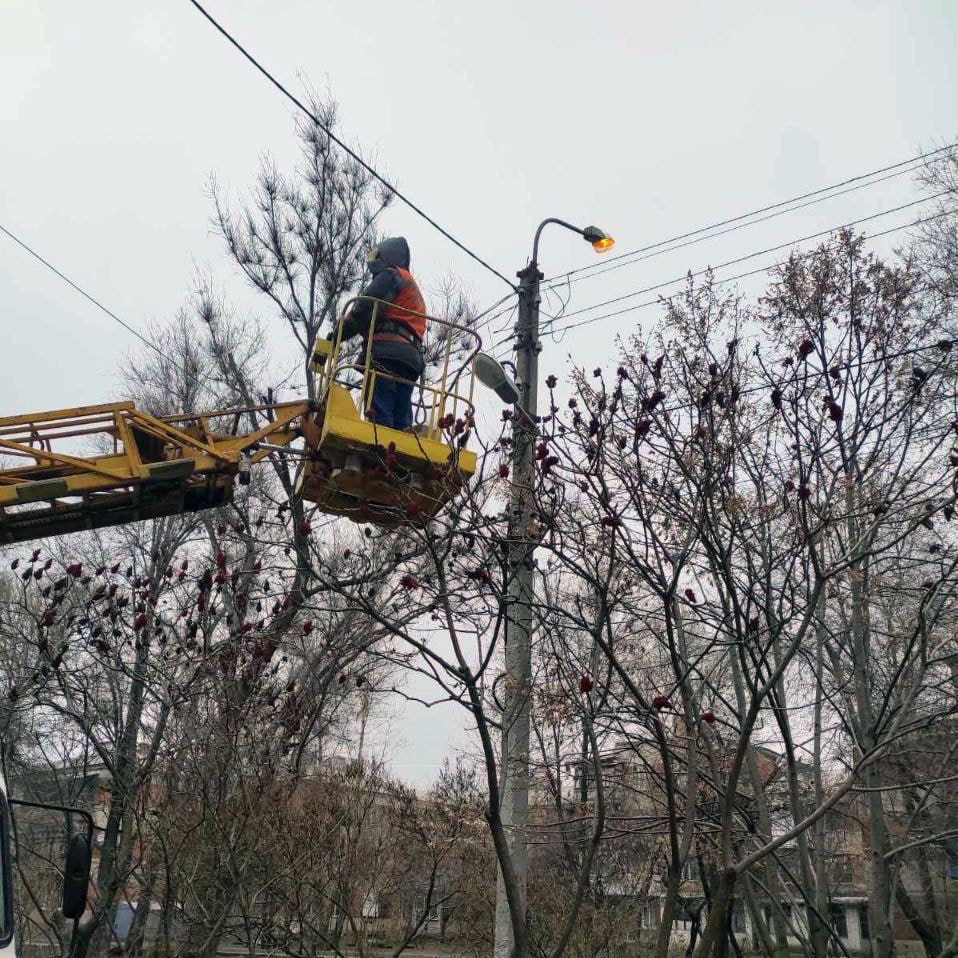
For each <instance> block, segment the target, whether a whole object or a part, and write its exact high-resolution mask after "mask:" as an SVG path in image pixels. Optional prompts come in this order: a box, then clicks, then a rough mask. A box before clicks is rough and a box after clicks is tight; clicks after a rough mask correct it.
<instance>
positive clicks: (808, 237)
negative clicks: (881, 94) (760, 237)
mask: <svg viewBox="0 0 958 958" xmlns="http://www.w3.org/2000/svg"><path fill="white" fill-rule="evenodd" d="M949 192H950V191H949V190H942V191H941V192H939V193H934V194H932V195H931V196H923V197H921V198H920V199H917V200H912V201H911V202H909V203H903V204H902V205H901V206H895V207H892V208H891V209H887V210H880V211H879V212H877V213H872V214H870V215H869V216H862V217H859V218H858V219H855V220H849V221H848V222H846V223H840V224H838V225H837V226H831V227H829V228H828V229H824V230H818V231H817V232H815V233H809V234H807V235H806V236H799V237H797V238H795V239H791V240H788V241H787V242H785V243H779V244H778V245H777V246H769V247H766V248H765V249H762V250H757V251H756V252H754V253H747V254H745V255H744V256H737V257H735V259H730V260H726V261H725V262H724V263H719V264H718V265H716V266H709V267H706V268H705V269H702V270H699V271H698V272H694V273H688V272H686V273H683V274H682V275H681V276H677V277H675V278H674V279H670V280H666V281H665V282H662V283H656V284H654V285H653V286H646V287H643V288H642V289H637V290H633V291H632V292H631V293H624V294H623V295H622V296H614V297H613V298H612V299H607V300H604V301H603V302H601V303H593V304H592V305H591V306H582V307H581V308H579V309H576V310H573V311H572V312H571V313H566V314H565V315H564V316H563V317H562V318H563V319H569V318H571V317H572V316H579V315H580V314H582V313H588V312H591V311H592V310H593V309H602V307H604V306H613V305H614V304H615V303H621V302H624V301H625V300H627V299H634V298H635V297H636V296H641V295H642V294H643V293H650V292H652V291H653V290H656V289H661V288H662V287H663V286H671V285H672V284H674V283H681V282H684V281H685V280H686V279H688V278H689V277H690V276H692V277H695V276H701V275H702V274H703V273H707V272H709V271H711V270H716V269H724V268H726V267H728V266H735V265H736V264H737V263H744V262H745V261H746V260H749V259H754V258H755V257H756V256H764V255H765V254H767V253H776V252H778V251H779V250H782V249H787V248H788V247H789V246H794V245H795V244H796V243H806V242H808V241H809V240H813V239H820V238H821V237H822V236H828V235H829V234H831V233H834V232H835V231H836V230H843V229H850V228H851V227H853V226H858V225H860V224H861V223H868V222H870V221H871V220H875V219H879V218H881V217H883V216H890V215H891V214H892V213H900V212H901V211H902V210H907V209H909V208H910V207H912V206H918V205H919V204H921V203H928V202H930V201H931V200H934V199H938V198H939V197H941V196H944V195H946V194H947V193H949Z"/></svg>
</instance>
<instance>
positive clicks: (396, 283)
mask: <svg viewBox="0 0 958 958" xmlns="http://www.w3.org/2000/svg"><path fill="white" fill-rule="evenodd" d="M391 266H398V267H400V268H401V269H405V270H408V269H409V244H408V243H407V242H406V239H405V237H403V236H391V237H389V238H388V239H384V240H383V241H382V242H381V243H380V244H379V257H378V258H377V259H374V260H373V261H372V262H370V264H369V271H370V272H371V273H372V274H373V278H372V279H371V280H370V281H369V283H368V284H367V285H366V286H365V287H364V289H363V291H362V293H360V296H369V297H371V298H372V299H379V300H382V301H383V302H387V303H391V302H393V301H394V300H395V298H396V296H397V295H398V293H399V291H400V289H401V288H402V280H401V279H400V278H399V274H398V273H397V272H396V271H395V270H394V269H390V268H389V267H391ZM372 314H373V304H372V303H371V302H370V301H369V300H366V299H361V300H359V301H358V302H356V303H353V306H352V309H351V310H350V312H349V315H348V316H347V317H346V319H345V321H344V322H343V341H344V342H345V341H346V340H347V339H352V338H353V336H362V337H363V338H365V337H366V335H367V334H368V332H369V324H370V322H371V320H372ZM377 327H378V321H377ZM372 358H373V361H374V362H375V363H377V364H381V365H384V366H385V367H387V368H390V369H394V370H396V371H397V372H398V373H399V375H403V376H406V377H407V378H409V379H418V378H419V377H420V376H421V375H422V371H423V366H424V363H423V356H422V349H421V348H420V347H418V346H415V345H414V344H413V343H407V342H392V341H381V340H379V339H377V338H375V337H373V348H372Z"/></svg>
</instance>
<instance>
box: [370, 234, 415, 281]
mask: <svg viewBox="0 0 958 958" xmlns="http://www.w3.org/2000/svg"><path fill="white" fill-rule="evenodd" d="M376 252H377V253H378V255H377V257H376V258H375V259H374V260H370V262H369V271H370V272H371V273H372V274H373V275H375V274H376V273H380V272H382V271H383V270H384V269H387V268H388V267H390V266H398V267H399V268H400V269H409V244H408V243H407V242H406V237H405V236H388V237H387V238H386V239H384V240H383V241H382V242H381V243H380V244H379V246H378V247H377V248H376Z"/></svg>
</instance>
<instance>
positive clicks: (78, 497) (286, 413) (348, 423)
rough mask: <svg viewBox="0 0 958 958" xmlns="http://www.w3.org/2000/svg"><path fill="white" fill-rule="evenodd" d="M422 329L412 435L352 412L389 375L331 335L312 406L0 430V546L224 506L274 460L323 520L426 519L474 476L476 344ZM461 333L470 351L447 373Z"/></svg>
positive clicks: (1, 422)
mask: <svg viewBox="0 0 958 958" xmlns="http://www.w3.org/2000/svg"><path fill="white" fill-rule="evenodd" d="M378 306H379V304H378V303H377V304H375V305H374V310H373V328H375V319H376V312H377V309H378ZM430 322H431V323H432V324H433V328H434V329H436V330H438V331H439V332H440V335H444V336H445V345H444V349H443V356H442V374H441V377H440V379H439V381H438V382H435V383H431V384H428V383H421V384H419V390H420V400H419V403H418V412H419V418H420V420H421V422H420V423H419V425H418V426H417V427H416V429H415V431H414V432H400V431H398V430H394V429H386V428H383V427H381V426H377V425H376V424H375V423H374V422H372V421H371V420H370V419H369V417H368V416H367V414H366V410H365V408H363V407H364V404H363V403H362V402H360V403H359V404H357V403H356V402H354V400H353V398H352V394H353V393H355V394H356V395H357V396H369V395H370V394H371V388H372V386H373V385H374V384H375V380H376V377H378V376H381V375H386V374H385V373H380V372H377V371H376V370H375V369H374V368H372V365H371V362H370V352H369V349H368V347H367V349H366V353H365V360H364V361H363V362H356V361H346V360H344V359H343V356H342V351H341V344H340V342H339V337H338V335H337V339H336V340H335V341H334V342H326V341H323V342H322V343H319V344H318V348H317V350H316V354H315V356H314V359H313V366H314V369H315V371H316V373H317V375H318V380H317V390H316V396H317V398H316V399H315V400H312V401H311V400H297V401H295V402H288V403H274V404H269V405H266V406H258V407H250V408H246V409H229V410H215V411H211V412H208V413H203V414H200V415H195V416H173V417H156V416H151V415H150V414H149V413H147V412H145V411H144V410H142V409H137V408H136V406H135V405H134V404H133V403H132V402H120V403H107V404H104V405H99V406H82V407H78V408H75V409H59V410H53V411H50V412H41V413H31V414H27V415H21V416H7V417H3V418H0V467H2V468H0V544H2V543H12V542H22V541H25V540H32V539H41V538H45V537H47V536H54V535H61V534H64V533H68V532H77V531H81V530H84V529H96V528H100V527H103V526H112V525H119V524H122V523H126V522H135V521H137V520H141V519H154V518H158V517H161V516H169V515H179V514H181V513H187V512H195V511H197V510H200V509H208V508H213V507H215V506H220V505H223V504H224V503H227V502H229V501H230V500H231V498H232V495H233V486H234V482H235V481H237V479H238V480H239V481H240V482H241V483H243V482H244V481H248V475H249V468H250V467H251V466H252V465H253V464H254V463H256V462H259V461H260V460H262V459H263V458H264V457H266V456H268V455H270V454H271V453H273V452H275V451H277V450H283V451H287V452H289V453H299V454H301V455H302V456H303V459H304V462H303V468H302V470H301V474H300V480H299V486H298V492H299V494H300V495H302V496H303V498H304V499H307V500H309V501H311V502H315V503H316V504H317V506H318V507H319V508H320V509H321V510H322V511H324V512H328V513H331V514H333V515H341V516H346V517H348V518H350V519H353V520H355V521H357V522H376V523H378V524H380V525H385V526H390V527H394V526H397V525H400V524H402V523H409V522H420V521H424V520H425V519H428V518H429V517H430V516H434V515H435V514H436V513H437V512H438V511H439V510H440V509H442V507H443V506H444V505H446V504H447V503H448V502H449V500H450V499H451V498H452V496H454V495H455V494H456V492H458V490H459V489H460V488H461V487H462V485H463V483H464V482H466V481H467V480H468V478H469V477H470V476H471V475H472V474H473V473H474V472H475V469H476V456H475V453H473V452H470V451H469V450H468V449H466V448H465V441H466V438H467V437H468V434H469V428H470V425H471V423H472V415H473V407H472V365H471V364H472V358H473V357H474V355H475V353H476V351H478V337H475V335H474V334H472V333H471V332H470V331H468V330H465V329H463V328H462V327H459V326H457V325H456V324H453V323H448V322H446V321H444V320H439V319H430ZM457 330H459V331H461V335H460V336H459V342H460V343H461V339H462V336H471V337H473V338H474V339H475V342H476V349H475V350H473V351H472V352H470V353H469V355H468V357H467V359H466V360H465V361H464V362H463V364H462V366H461V368H460V369H458V370H453V371H452V372H451V371H450V366H451V360H452V354H453V340H454V337H455V335H456V331H457ZM363 382H365V383H366V388H363V386H362V384H363ZM462 388H467V390H468V392H467V393H466V394H462V395H461V394H460V390H461V389H462ZM257 411H258V412H260V413H261V414H262V416H261V418H262V419H265V420H267V421H265V422H264V424H263V425H262V426H261V427H260V428H258V429H255V430H252V431H247V432H244V433H238V432H237V431H236V430H235V427H236V426H237V425H238V423H239V422H240V421H241V417H242V415H243V414H247V413H251V412H257ZM224 423H227V424H232V427H233V430H232V431H224V429H223V424H224ZM217 425H218V426H219V428H216V426H217ZM444 432H445V433H446V434H447V435H448V436H449V437H450V441H448V442H447V441H446V438H445V436H444ZM299 439H303V440H304V443H303V445H302V447H297V446H294V445H293V443H295V442H296V441H297V440H299Z"/></svg>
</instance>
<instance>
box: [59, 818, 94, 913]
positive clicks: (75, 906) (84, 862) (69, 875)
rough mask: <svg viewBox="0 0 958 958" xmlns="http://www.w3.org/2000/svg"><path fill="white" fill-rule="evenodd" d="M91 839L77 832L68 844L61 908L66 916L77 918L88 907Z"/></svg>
mask: <svg viewBox="0 0 958 958" xmlns="http://www.w3.org/2000/svg"><path fill="white" fill-rule="evenodd" d="M90 860H91V853H90V840H89V838H87V836H86V835H83V834H77V835H74V836H73V837H72V838H71V839H70V844H69V845H68V846H67V857H66V864H65V866H64V869H63V899H62V902H61V904H60V910H61V911H62V912H63V917H64V918H70V919H74V920H75V919H77V918H79V917H80V916H81V915H82V914H83V912H84V910H85V909H86V896H87V890H88V889H89V887H90Z"/></svg>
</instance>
